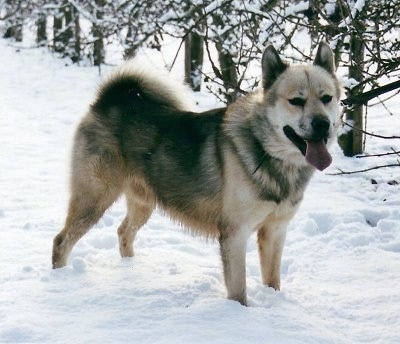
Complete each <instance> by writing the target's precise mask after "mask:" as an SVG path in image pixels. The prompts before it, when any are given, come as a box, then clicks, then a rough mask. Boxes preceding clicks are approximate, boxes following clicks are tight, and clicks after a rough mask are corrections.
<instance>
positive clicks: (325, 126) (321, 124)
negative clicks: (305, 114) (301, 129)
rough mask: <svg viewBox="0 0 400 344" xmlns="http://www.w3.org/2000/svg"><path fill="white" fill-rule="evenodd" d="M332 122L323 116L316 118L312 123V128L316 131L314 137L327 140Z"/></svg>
mask: <svg viewBox="0 0 400 344" xmlns="http://www.w3.org/2000/svg"><path fill="white" fill-rule="evenodd" d="M330 125H331V124H330V122H329V120H328V119H327V118H325V117H321V116H315V117H314V118H313V119H312V121H311V127H312V129H313V131H314V135H316V136H320V137H322V138H325V137H327V136H328V132H329V127H330Z"/></svg>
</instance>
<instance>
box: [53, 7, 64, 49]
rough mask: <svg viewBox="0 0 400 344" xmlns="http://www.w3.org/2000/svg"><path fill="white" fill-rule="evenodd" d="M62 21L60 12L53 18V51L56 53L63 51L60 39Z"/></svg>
mask: <svg viewBox="0 0 400 344" xmlns="http://www.w3.org/2000/svg"><path fill="white" fill-rule="evenodd" d="M63 19H64V18H63V15H62V13H61V12H60V13H57V14H56V15H55V16H54V17H53V49H54V51H55V52H57V53H59V52H61V51H63V43H62V38H61V33H62V28H63Z"/></svg>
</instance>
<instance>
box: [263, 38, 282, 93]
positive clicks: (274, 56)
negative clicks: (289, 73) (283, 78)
mask: <svg viewBox="0 0 400 344" xmlns="http://www.w3.org/2000/svg"><path fill="white" fill-rule="evenodd" d="M261 65H262V83H263V88H264V89H267V88H269V87H271V86H272V84H273V83H274V82H275V80H276V79H277V78H278V77H279V75H281V74H282V73H283V72H284V71H285V70H286V68H287V67H288V65H287V64H286V63H284V62H283V61H282V60H281V58H280V57H279V54H278V52H277V51H276V50H275V48H274V47H273V46H272V45H269V46H268V47H266V48H265V50H264V53H263V56H262V60H261Z"/></svg>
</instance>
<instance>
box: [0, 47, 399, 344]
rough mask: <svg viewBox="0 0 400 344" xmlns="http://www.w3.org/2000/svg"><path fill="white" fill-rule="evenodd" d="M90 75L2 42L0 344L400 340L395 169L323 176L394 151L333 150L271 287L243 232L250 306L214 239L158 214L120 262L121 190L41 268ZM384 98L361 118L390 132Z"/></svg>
mask: <svg viewBox="0 0 400 344" xmlns="http://www.w3.org/2000/svg"><path fill="white" fill-rule="evenodd" d="M98 74H99V73H98V70H97V69H96V68H89V67H77V66H70V67H66V66H65V65H64V62H63V61H62V60H58V59H56V58H55V57H52V56H51V55H50V54H49V53H48V52H46V51H45V50H40V49H35V50H30V49H26V50H22V51H20V52H17V51H16V50H15V49H14V48H12V47H9V46H7V45H6V42H5V41H3V40H0V147H1V149H0V197H1V198H0V272H1V273H0V342H1V343H3V342H6V343H21V342H23V343H214V344H222V343H226V344H228V343H229V344H231V343H318V344H321V343H332V344H333V343H335V344H337V343H385V344H386V343H400V194H399V191H400V185H398V184H396V182H400V167H395V168H388V169H380V170H375V171H371V172H368V173H363V174H356V175H348V176H332V175H328V174H327V173H334V172H336V171H337V168H341V169H343V170H354V169H362V168H366V167H370V166H374V165H376V164H385V163H395V162H396V157H392V158H390V157H386V158H380V159H378V158H365V159H355V158H353V159H350V158H344V157H343V156H342V154H341V153H340V150H339V149H338V148H337V147H334V163H333V165H332V167H330V168H329V170H328V172H327V173H316V174H315V177H314V179H313V181H312V183H311V184H310V186H309V188H308V191H307V193H306V197H305V200H304V202H303V204H302V207H301V209H300V211H299V213H298V215H297V216H296V218H295V220H294V221H293V223H292V224H291V225H290V228H289V232H288V236H287V242H286V246H285V251H284V255H283V264H282V291H280V292H275V291H273V290H271V289H269V288H266V287H264V286H262V284H261V281H260V275H259V267H258V257H257V248H256V244H255V238H254V237H252V238H251V240H250V241H249V245H248V254H247V269H248V270H247V283H248V294H249V303H250V307H247V308H246V307H242V306H240V305H239V304H238V303H237V302H232V301H228V300H226V299H225V287H224V285H223V280H222V277H221V263H220V258H219V254H218V247H217V244H216V243H215V242H212V241H207V240H205V239H201V238H195V237H192V236H190V235H189V234H186V233H184V232H182V231H181V230H180V229H179V226H177V225H176V224H173V223H171V222H169V221H168V220H167V219H166V218H165V217H163V216H162V215H160V214H155V215H154V216H153V217H152V218H151V220H150V221H149V222H148V224H147V225H146V226H145V228H144V229H143V230H142V231H141V232H139V235H138V238H137V240H136V245H135V246H136V254H137V255H136V256H135V257H134V258H133V259H121V258H120V256H119V253H118V246H117V245H118V243H117V236H116V228H117V227H118V225H119V223H120V221H121V220H122V218H123V216H124V202H123V200H121V201H119V202H118V203H116V204H115V205H114V206H113V207H112V208H111V209H110V210H109V211H108V212H107V213H106V215H105V216H104V217H103V219H102V220H101V221H100V222H99V223H98V224H97V225H96V226H95V228H94V229H93V230H92V231H91V232H90V233H89V234H88V235H87V236H86V237H84V238H83V239H82V241H80V242H79V243H78V245H77V246H76V247H75V249H74V250H73V252H72V255H71V260H70V262H71V263H70V265H69V266H68V267H66V268H63V269H59V270H56V271H54V270H52V269H51V265H50V255H51V246H52V239H53V237H54V235H55V234H56V233H57V232H58V231H59V230H60V229H61V227H62V225H63V221H64V216H65V213H66V205H67V201H68V165H69V150H70V147H71V140H72V135H73V132H74V128H75V126H76V124H77V123H78V121H79V119H80V117H81V116H82V115H83V113H84V112H85V109H86V108H87V105H88V104H89V102H90V100H91V99H92V97H93V94H94V91H95V89H96V86H97V84H98V81H99V75H98ZM205 105H207V104H205ZM388 106H389V108H390V109H391V110H392V112H393V113H394V115H393V116H390V115H388V114H387V112H386V111H385V110H384V108H383V107H381V106H375V107H372V108H370V109H369V119H368V123H369V128H372V129H373V131H374V132H377V133H380V134H387V135H399V128H400V118H399V117H400V100H399V96H397V98H393V99H392V100H391V101H389V102H388ZM367 144H368V145H367V151H368V153H378V152H379V153H380V152H385V151H388V150H390V149H391V148H392V147H393V148H394V149H396V150H399V149H400V140H382V139H368V142H367ZM398 159H399V157H397V160H398ZM372 179H374V183H372V182H371V180H372Z"/></svg>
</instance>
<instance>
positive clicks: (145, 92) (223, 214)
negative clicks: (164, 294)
mask: <svg viewBox="0 0 400 344" xmlns="http://www.w3.org/2000/svg"><path fill="white" fill-rule="evenodd" d="M261 66H262V80H261V81H262V88H261V89H260V90H258V91H256V92H254V93H251V94H248V95H246V96H243V97H241V98H239V99H238V100H237V101H236V102H234V103H233V104H231V105H229V106H228V107H227V108H221V109H213V110H210V111H207V112H203V113H195V112H193V111H192V110H191V107H190V105H189V104H187V102H186V99H187V98H188V93H187V89H186V87H184V86H183V85H181V84H176V83H175V82H173V81H171V80H170V79H169V78H168V76H166V75H165V74H162V73H161V74H160V73H159V72H158V71H157V72H155V71H152V70H151V69H149V68H144V67H142V65H141V64H140V63H137V61H136V60H133V61H130V62H126V63H125V64H124V65H123V67H121V68H120V69H118V70H117V71H116V72H115V73H113V74H112V76H111V77H109V78H108V79H107V80H106V81H105V82H104V83H103V84H102V86H101V87H100V88H99V91H98V94H97V97H96V98H95V100H94V102H93V103H92V104H91V106H90V109H89V111H88V113H87V114H86V116H85V117H84V118H83V120H82V121H81V123H80V125H79V126H78V128H77V131H76V134H75V138H74V146H73V152H72V173H71V197H70V203H69V209H68V215H67V218H66V220H65V226H64V228H63V229H62V230H61V232H60V233H59V234H58V235H57V236H56V237H55V238H54V241H53V254H52V264H53V268H60V267H63V266H65V265H66V264H67V260H68V256H69V254H70V252H71V250H72V248H73V246H74V245H75V244H76V242H77V241H78V240H79V239H80V238H81V237H82V236H83V235H84V234H85V233H86V232H87V231H88V230H89V229H90V228H91V227H92V226H93V225H94V224H95V223H96V222H97V221H98V220H99V219H100V218H101V216H102V215H103V213H104V212H105V210H106V209H107V208H108V207H110V205H111V204H112V203H113V202H114V201H116V199H117V198H118V197H119V196H120V195H121V194H125V197H126V202H127V215H126V217H125V218H124V220H123V222H122V224H121V225H120V226H119V228H118V238H119V250H120V254H121V256H122V257H132V256H133V255H134V250H133V241H134V239H135V235H136V233H137V232H138V230H139V229H140V228H141V227H142V226H143V225H144V224H145V223H146V221H147V220H148V219H149V217H150V215H151V214H152V212H153V210H154V209H155V208H156V207H158V208H159V209H161V210H163V211H164V212H165V213H166V214H168V215H169V216H170V217H171V218H172V219H174V220H177V221H178V222H179V223H181V224H182V225H183V226H184V227H186V228H189V229H190V230H191V231H193V232H194V233H200V234H203V235H206V236H207V237H212V238H215V239H217V240H219V244H220V253H221V257H222V265H223V273H224V280H225V284H226V288H227V297H228V299H230V300H235V301H238V302H240V303H241V304H242V305H247V296H246V243H247V240H248V238H249V236H250V235H251V234H252V233H253V232H257V242H258V249H259V256H260V265H261V274H262V281H263V283H264V284H265V285H267V286H269V287H272V288H274V289H276V290H279V289H280V263H281V256H282V250H283V246H284V241H285V237H286V227H287V225H288V223H289V221H290V220H291V219H292V218H293V216H294V215H295V213H296V211H297V209H298V207H299V204H300V202H301V200H302V198H303V194H304V191H305V188H306V186H307V184H308V182H309V180H310V178H311V176H312V174H313V172H314V171H315V170H316V169H318V170H323V169H325V168H326V167H327V166H329V164H330V163H331V161H332V158H331V155H330V154H329V152H328V149H327V147H328V146H329V144H330V142H332V141H333V140H334V138H335V132H336V130H337V128H338V125H339V105H338V104H339V97H340V87H339V83H338V80H337V78H336V77H335V66H334V60H333V53H332V51H331V49H330V47H329V45H328V44H327V43H326V42H322V43H320V45H319V46H318V51H317V54H316V57H315V60H314V62H313V64H308V65H307V64H304V65H293V66H290V65H288V64H286V63H285V62H283V61H282V60H281V58H280V57H279V55H278V53H277V51H276V50H275V49H274V47H272V46H268V47H267V48H266V49H265V50H264V52H263V55H262V60H261Z"/></svg>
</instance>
